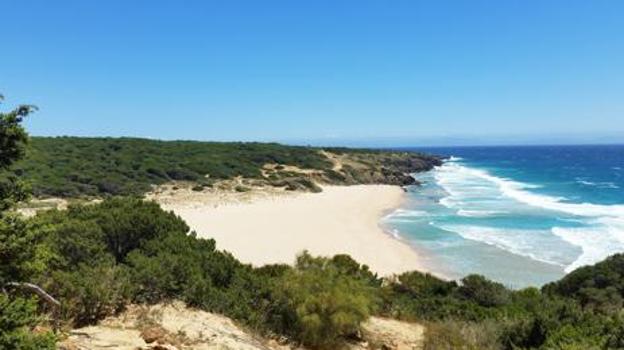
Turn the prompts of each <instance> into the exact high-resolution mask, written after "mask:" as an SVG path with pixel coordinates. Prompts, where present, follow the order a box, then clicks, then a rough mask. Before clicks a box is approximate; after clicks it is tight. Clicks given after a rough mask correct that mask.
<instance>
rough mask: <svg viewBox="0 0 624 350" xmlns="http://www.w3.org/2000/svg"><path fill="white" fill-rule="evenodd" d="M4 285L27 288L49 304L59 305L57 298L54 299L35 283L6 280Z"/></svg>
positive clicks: (58, 306)
mask: <svg viewBox="0 0 624 350" xmlns="http://www.w3.org/2000/svg"><path fill="white" fill-rule="evenodd" d="M6 285H7V286H10V287H16V288H23V289H28V290H30V291H31V292H33V293H35V294H37V295H38V296H39V297H40V298H42V299H44V300H45V301H47V302H48V303H49V304H52V305H54V306H55V307H57V308H60V307H61V303H60V302H59V301H58V300H56V299H54V297H52V296H51V295H50V294H48V293H46V291H45V290H43V288H41V287H39V286H38V285H36V284H32V283H26V282H8V283H7V284H6Z"/></svg>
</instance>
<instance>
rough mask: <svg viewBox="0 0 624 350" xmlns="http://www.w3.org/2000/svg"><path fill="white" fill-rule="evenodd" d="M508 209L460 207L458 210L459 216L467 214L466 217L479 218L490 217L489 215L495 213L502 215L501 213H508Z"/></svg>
mask: <svg viewBox="0 0 624 350" xmlns="http://www.w3.org/2000/svg"><path fill="white" fill-rule="evenodd" d="M507 213H508V212H507V211H504V210H465V209H459V210H458V211H457V215H459V216H466V217H477V218H482V217H488V216H495V215H501V214H507Z"/></svg>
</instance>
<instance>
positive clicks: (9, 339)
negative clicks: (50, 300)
mask: <svg viewBox="0 0 624 350" xmlns="http://www.w3.org/2000/svg"><path fill="white" fill-rule="evenodd" d="M36 311H37V305H36V303H35V302H34V300H28V299H24V298H21V297H15V298H10V297H8V296H7V295H5V294H3V293H0V349H21V350H46V349H55V348H56V347H55V345H54V344H55V341H56V338H55V337H54V334H52V332H50V331H43V332H38V333H36V332H34V328H35V327H36V326H37V325H38V324H39V321H40V317H39V316H38V315H37V313H36Z"/></svg>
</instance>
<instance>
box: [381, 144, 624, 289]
mask: <svg viewBox="0 0 624 350" xmlns="http://www.w3.org/2000/svg"><path fill="white" fill-rule="evenodd" d="M413 150H418V151H423V152H427V153H434V154H439V155H445V156H448V157H450V158H449V159H448V160H447V161H446V162H445V163H444V164H443V165H442V166H440V167H438V168H436V169H434V170H433V171H430V172H427V173H419V174H415V175H414V176H415V177H416V179H417V180H419V181H421V182H422V185H421V186H411V187H410V188H408V199H407V201H406V202H405V203H404V205H403V206H402V207H401V208H399V209H397V210H395V211H394V212H392V213H390V214H389V215H388V216H386V217H385V218H384V219H383V225H384V226H385V227H386V228H387V229H388V230H389V231H390V232H392V233H393V234H395V235H396V236H397V237H398V238H400V239H402V240H405V241H406V242H408V243H410V244H411V245H413V246H414V248H415V249H417V250H419V251H421V252H422V255H423V256H425V257H426V261H425V263H426V265H427V268H428V269H430V270H431V271H434V272H437V273H439V274H442V275H444V276H447V277H450V278H461V277H463V276H465V275H467V274H471V273H477V274H482V275H484V276H486V277H488V278H491V279H493V280H496V281H499V282H501V283H503V284H505V285H506V286H508V287H511V288H523V287H527V286H537V287H538V286H541V285H543V284H545V283H547V282H550V281H553V280H556V279H559V278H561V277H562V276H564V275H565V274H566V273H568V272H570V271H572V270H574V269H576V268H578V267H580V266H583V265H587V264H593V263H596V262H598V261H601V260H603V259H604V258H606V257H607V256H609V255H612V254H614V253H617V252H624V145H609V146H524V147H452V148H451V147H448V148H417V149H413Z"/></svg>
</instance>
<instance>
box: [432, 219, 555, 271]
mask: <svg viewBox="0 0 624 350" xmlns="http://www.w3.org/2000/svg"><path fill="white" fill-rule="evenodd" d="M434 225H436V224H435V223H434ZM436 226H437V227H439V228H441V229H443V230H445V231H450V232H455V233H457V234H459V235H460V236H462V237H463V238H464V239H469V240H472V241H478V242H482V243H485V244H488V245H492V246H495V247H497V248H500V249H503V250H506V251H508V252H510V253H513V254H516V255H520V256H525V257H528V258H530V259H533V260H536V261H540V262H543V263H547V264H551V265H557V266H561V267H565V263H564V261H565V258H566V257H565V256H564V255H562V254H561V253H559V252H558V251H557V250H556V249H552V247H553V246H554V245H556V244H557V241H556V238H554V237H553V236H552V235H551V234H550V233H549V232H547V231H538V230H520V229H499V228H492V227H482V226H470V225H452V224H449V225H444V224H442V225H436Z"/></svg>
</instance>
